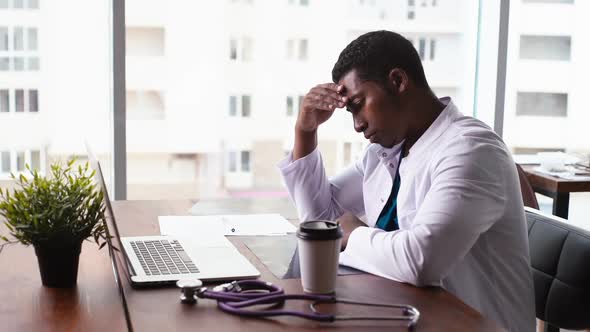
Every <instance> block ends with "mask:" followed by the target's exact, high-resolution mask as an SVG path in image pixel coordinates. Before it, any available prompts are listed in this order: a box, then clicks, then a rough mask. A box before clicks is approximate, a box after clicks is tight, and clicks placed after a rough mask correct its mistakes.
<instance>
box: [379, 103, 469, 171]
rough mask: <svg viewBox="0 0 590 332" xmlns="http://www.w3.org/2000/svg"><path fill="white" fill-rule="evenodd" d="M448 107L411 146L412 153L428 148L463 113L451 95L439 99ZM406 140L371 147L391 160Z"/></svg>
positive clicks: (415, 153)
mask: <svg viewBox="0 0 590 332" xmlns="http://www.w3.org/2000/svg"><path fill="white" fill-rule="evenodd" d="M439 100H440V101H441V102H442V103H443V104H445V105H446V107H445V108H444V109H443V111H442V112H441V113H440V114H439V115H438V117H437V118H436V120H434V122H433V123H432V124H431V125H430V127H428V129H427V130H426V131H425V132H424V134H422V136H420V138H419V139H418V140H417V141H416V143H414V145H413V146H412V147H411V148H410V153H409V154H408V156H410V155H420V153H421V152H423V151H424V149H427V148H428V146H429V145H430V143H431V142H433V141H434V140H435V139H437V138H439V137H440V135H442V133H443V132H444V131H445V130H446V129H447V128H448V127H449V125H450V124H451V122H452V120H454V119H455V118H456V117H457V116H460V115H461V113H459V111H458V110H457V107H456V106H455V104H454V103H453V101H452V100H451V98H450V97H443V98H440V99H439ZM404 142H405V140H404V141H402V142H401V143H398V144H396V145H394V146H393V147H391V148H386V147H383V146H381V145H379V144H376V143H373V144H371V146H370V147H369V149H371V150H372V151H373V152H374V153H375V154H376V155H377V156H378V157H379V158H380V159H384V160H389V159H391V158H392V157H394V156H397V155H398V153H399V152H400V150H401V148H402V146H403V144H404Z"/></svg>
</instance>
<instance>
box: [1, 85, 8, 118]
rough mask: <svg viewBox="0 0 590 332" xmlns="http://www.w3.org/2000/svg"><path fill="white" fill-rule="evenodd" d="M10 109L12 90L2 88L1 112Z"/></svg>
mask: <svg viewBox="0 0 590 332" xmlns="http://www.w3.org/2000/svg"><path fill="white" fill-rule="evenodd" d="M8 111H10V91H9V90H7V89H3V90H0V112H8Z"/></svg>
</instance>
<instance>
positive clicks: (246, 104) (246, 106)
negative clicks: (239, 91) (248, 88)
mask: <svg viewBox="0 0 590 332" xmlns="http://www.w3.org/2000/svg"><path fill="white" fill-rule="evenodd" d="M249 116H250V96H247V95H243V96H242V117H244V118H247V117H249Z"/></svg>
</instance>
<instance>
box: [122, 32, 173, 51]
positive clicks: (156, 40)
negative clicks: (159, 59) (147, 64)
mask: <svg viewBox="0 0 590 332" xmlns="http://www.w3.org/2000/svg"><path fill="white" fill-rule="evenodd" d="M165 48H166V31H165V30H164V28H163V27H127V28H126V29H125V51H126V54H127V55H129V56H163V55H164V53H165Z"/></svg>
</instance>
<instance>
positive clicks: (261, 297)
mask: <svg viewBox="0 0 590 332" xmlns="http://www.w3.org/2000/svg"><path fill="white" fill-rule="evenodd" d="M197 296H198V297H199V298H207V299H212V300H217V305H218V307H219V308H220V309H221V310H222V311H224V312H227V313H230V314H233V315H238V316H245V317H258V318H260V317H272V316H296V317H301V318H305V319H309V320H314V321H319V322H333V321H336V320H403V321H407V322H408V326H409V327H411V328H412V327H414V326H415V325H416V323H417V322H418V319H419V317H420V312H419V311H418V310H417V309H416V308H414V307H412V306H410V305H402V304H382V303H369V302H358V301H352V300H346V299H339V298H337V297H335V296H333V295H320V294H285V291H284V290H283V289H282V288H280V287H278V286H276V285H273V284H271V283H269V282H265V281H260V280H242V281H234V282H232V283H229V284H224V285H220V286H217V287H215V288H214V289H213V290H208V289H207V288H206V287H202V288H200V289H199V290H198V291H197ZM286 300H308V301H312V303H311V304H310V308H311V311H312V312H310V313H306V312H301V311H293V310H280V309H272V308H269V309H263V310H246V309H245V308H248V307H252V306H256V305H262V304H274V305H282V304H283V303H284V302H285V301H286ZM322 303H345V304H352V305H365V306H376V307H390V308H399V309H401V310H402V313H403V315H398V316H337V315H333V314H324V313H321V312H319V311H318V310H317V308H316V305H318V304H322ZM273 307H274V306H273Z"/></svg>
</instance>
